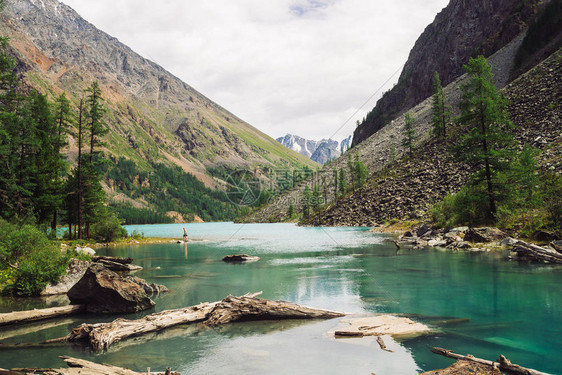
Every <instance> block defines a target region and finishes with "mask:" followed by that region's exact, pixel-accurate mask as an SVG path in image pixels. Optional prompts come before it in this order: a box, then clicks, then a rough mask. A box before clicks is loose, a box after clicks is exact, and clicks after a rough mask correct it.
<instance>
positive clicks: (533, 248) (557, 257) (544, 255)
mask: <svg viewBox="0 0 562 375" xmlns="http://www.w3.org/2000/svg"><path fill="white" fill-rule="evenodd" d="M513 251H515V252H516V253H517V256H518V257H521V258H526V259H531V260H534V261H542V262H548V263H558V264H562V254H559V253H558V252H556V251H555V250H549V249H545V248H543V247H540V246H537V245H533V244H530V243H527V242H524V241H517V243H516V244H515V245H513Z"/></svg>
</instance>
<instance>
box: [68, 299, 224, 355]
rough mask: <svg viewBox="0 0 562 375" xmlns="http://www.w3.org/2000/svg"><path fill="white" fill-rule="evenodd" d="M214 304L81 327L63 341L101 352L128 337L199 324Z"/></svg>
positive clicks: (203, 304) (202, 304)
mask: <svg viewBox="0 0 562 375" xmlns="http://www.w3.org/2000/svg"><path fill="white" fill-rule="evenodd" d="M216 303H218V302H215V303H201V304H199V305H196V306H190V307H186V308H183V309H176V310H167V311H162V312H159V313H155V314H150V315H147V316H145V317H144V318H141V319H137V320H126V319H116V320H114V321H113V322H110V323H97V324H82V325H80V326H78V327H76V328H74V329H73V330H72V332H71V333H70V335H69V336H68V337H67V338H66V340H67V341H70V342H75V341H82V340H86V341H88V342H89V344H90V346H91V347H92V348H93V349H94V350H104V349H107V348H109V346H111V344H114V343H116V342H119V341H121V340H124V339H126V338H129V337H135V336H141V335H143V334H146V333H150V332H157V331H161V330H163V329H166V328H169V327H174V326H177V325H180V324H190V323H197V322H201V321H203V320H205V319H206V318H207V316H208V315H209V313H210V312H211V311H212V310H213V308H214V306H215V304H216Z"/></svg>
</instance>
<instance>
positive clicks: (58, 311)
mask: <svg viewBox="0 0 562 375" xmlns="http://www.w3.org/2000/svg"><path fill="white" fill-rule="evenodd" d="M84 311H86V310H85V307H84V305H68V306H63V307H52V308H49V309H39V310H28V311H13V312H11V313H4V314H0V326H5V325H9V324H17V323H25V322H34V321H37V320H44V319H50V318H58V317H61V316H67V315H72V314H79V313H81V312H84Z"/></svg>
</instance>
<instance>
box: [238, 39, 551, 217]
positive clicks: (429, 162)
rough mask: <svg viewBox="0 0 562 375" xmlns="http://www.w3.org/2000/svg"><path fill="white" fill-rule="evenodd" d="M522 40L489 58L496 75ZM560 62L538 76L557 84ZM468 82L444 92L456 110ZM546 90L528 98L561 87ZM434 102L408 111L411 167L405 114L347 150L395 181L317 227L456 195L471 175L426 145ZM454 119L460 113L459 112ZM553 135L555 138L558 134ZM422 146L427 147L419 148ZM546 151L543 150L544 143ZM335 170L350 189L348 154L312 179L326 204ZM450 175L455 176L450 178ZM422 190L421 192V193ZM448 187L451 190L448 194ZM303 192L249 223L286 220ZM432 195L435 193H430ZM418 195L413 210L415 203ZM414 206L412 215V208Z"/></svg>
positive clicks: (350, 201)
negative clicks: (405, 142)
mask: <svg viewBox="0 0 562 375" xmlns="http://www.w3.org/2000/svg"><path fill="white" fill-rule="evenodd" d="M521 40H522V38H516V40H514V41H513V42H511V43H509V44H508V45H507V46H506V47H504V48H502V49H501V50H500V51H498V52H496V53H495V54H494V55H493V56H492V57H490V59H489V61H490V62H491V64H492V67H493V71H494V73H495V74H496V73H497V72H501V71H509V70H510V68H511V66H512V65H513V60H514V56H515V53H516V51H517V50H518V48H519V45H520V42H521ZM556 61H557V60H556V57H553V58H551V59H549V62H548V63H546V64H545V65H547V66H549V68H546V70H547V73H546V74H542V73H541V75H544V77H541V78H540V79H541V80H542V79H545V80H549V79H554V80H558V78H554V77H552V76H551V74H557V70H556V69H554V70H553V71H552V73H550V66H553V65H554V66H556V65H557V64H558V63H557V62H556ZM533 74H534V73H533ZM529 79H530V80H536V79H537V78H536V77H533V78H529ZM465 81H466V75H463V76H462V77H460V78H459V79H458V80H456V81H454V82H453V83H451V84H450V85H448V86H447V87H445V88H444V93H445V95H446V97H447V101H448V103H449V104H450V105H451V106H453V107H456V106H457V105H458V103H459V101H460V98H461V91H460V89H459V86H460V85H461V84H462V83H465ZM513 84H514V85H516V86H517V87H519V88H520V89H521V90H524V88H525V85H527V84H528V82H522V83H521V85H520V84H519V83H517V84H516V83H515V82H514V83H513ZM548 87H549V89H548V90H546V91H537V92H536V93H530V94H529V95H532V96H534V97H535V96H536V97H537V101H538V100H539V99H538V97H547V98H548V97H550V95H551V94H555V93H556V92H557V91H558V90H559V88H558V87H553V86H548ZM554 97H556V95H554ZM431 104H432V101H431V97H430V98H428V99H426V100H424V101H423V102H422V103H420V104H419V105H417V106H416V107H414V108H412V109H410V112H411V113H412V114H413V115H414V117H415V123H414V128H415V131H416V142H415V143H416V147H418V149H417V150H416V154H415V155H414V159H413V160H409V161H408V162H407V163H408V165H405V164H404V163H406V162H404V161H402V160H400V158H401V157H402V156H403V155H404V148H403V146H402V139H403V127H404V116H399V117H397V118H396V119H394V120H393V121H392V122H391V123H390V124H389V125H388V126H385V127H384V128H383V129H381V130H380V131H378V132H377V133H376V134H374V135H373V136H371V137H370V138H369V139H368V140H367V141H365V142H363V143H361V144H359V145H358V146H356V147H354V148H353V149H351V150H349V151H348V153H349V152H351V153H352V157H353V158H354V157H355V155H357V156H358V157H359V159H360V160H361V161H363V163H364V164H365V166H366V167H367V169H368V171H369V174H370V177H374V178H375V179H377V180H380V181H382V180H385V179H386V178H387V177H392V178H393V180H390V181H384V182H380V183H381V184H382V186H383V188H382V189H381V190H380V191H377V188H376V186H369V187H367V188H366V189H368V190H369V191H370V192H369V193H368V194H365V192H364V191H363V190H360V191H358V192H357V193H356V194H355V195H354V197H348V198H345V199H343V200H340V201H339V202H338V208H337V209H338V210H340V207H339V206H342V207H341V210H340V213H339V214H338V216H339V217H340V218H344V217H345V220H341V221H340V219H334V220H332V221H330V222H323V219H322V218H320V220H319V221H318V223H324V224H327V225H330V224H331V225H339V224H338V223H341V225H373V224H374V223H377V220H383V221H384V220H390V219H393V218H395V219H402V218H404V217H403V216H395V215H404V214H405V215H407V216H410V215H414V216H417V215H420V214H421V213H423V212H425V211H426V210H427V208H429V207H430V206H431V205H432V201H433V202H437V201H439V200H441V199H442V198H443V196H444V195H446V194H447V193H448V192H454V191H456V190H457V189H458V188H460V186H462V185H463V184H465V183H466V181H467V177H468V175H469V173H468V172H469V171H467V170H466V167H462V166H459V165H456V166H455V163H454V162H452V161H451V157H450V154H449V152H448V145H443V144H441V145H438V144H436V143H435V142H429V143H426V142H428V140H429V138H430V129H431V121H432V113H431ZM540 108H541V109H533V111H535V110H536V112H537V120H538V119H539V118H545V117H547V116H549V117H550V116H552V115H553V113H555V112H556V111H557V108H558V107H555V106H554V107H552V108H551V107H548V106H547V108H544V105H543V107H540ZM453 115H457V113H454V114H453ZM515 125H516V130H517V131H518V132H519V131H521V130H522V129H529V128H531V127H532V124H530V123H527V122H524V121H522V123H521V124H519V123H517V122H516V123H515ZM556 127H557V124H556V122H549V123H548V125H546V124H545V127H544V129H543V131H546V129H547V128H550V129H553V130H555V129H556ZM553 134H557V133H556V131H555V132H554V133H553ZM421 145H423V146H422V147H420V146H421ZM542 147H543V148H545V145H543V146H542ZM439 148H440V149H439ZM418 158H419V159H418ZM333 169H336V170H338V172H339V171H342V170H343V171H345V174H346V179H347V185H348V186H351V184H352V183H351V179H350V176H351V172H350V170H349V165H348V158H347V155H344V156H343V157H340V158H339V159H337V160H334V161H333V162H331V163H330V165H329V166H328V168H324V169H323V170H321V171H320V172H319V173H318V175H315V176H313V178H311V179H309V181H308V184H309V186H312V184H314V183H316V184H319V185H321V184H323V180H324V179H323V178H322V177H323V176H325V177H326V178H325V181H326V183H327V192H328V195H327V196H328V203H332V202H333V197H334V195H335V194H334V185H333V180H334V179H333ZM457 171H458V173H457ZM449 173H450V175H449ZM412 174H413V175H412ZM438 175H440V176H442V177H443V180H441V179H435V178H434V177H436V176H438ZM430 176H431V177H433V179H432V178H426V177H430ZM448 176H451V178H449V177H448ZM396 177H398V178H396ZM416 177H417V178H416ZM410 180H412V181H410ZM378 183H379V182H377V184H378ZM443 186H445V189H442V187H443ZM418 187H420V188H421V189H422V191H419V190H417V189H418ZM446 189H451V190H450V191H447V190H446ZM303 190H304V184H301V185H298V186H297V187H296V188H294V189H293V190H290V191H289V192H287V193H285V194H283V195H282V196H280V197H278V198H276V199H274V200H273V201H272V202H271V203H270V204H269V205H267V206H265V207H263V208H260V209H258V210H256V211H254V212H253V213H252V214H251V215H250V216H248V218H246V220H247V221H258V222H270V221H278V220H284V219H286V218H287V217H288V215H287V207H288V206H289V202H292V203H293V205H294V207H300V206H301V205H302V196H303ZM430 191H431V193H429V192H430ZM393 192H396V193H401V194H405V195H404V197H403V198H404V199H400V200H394V195H393V194H392V193H393ZM424 192H425V193H424ZM373 194H380V195H385V198H384V200H386V201H385V202H383V203H385V205H384V206H378V205H377V204H376V202H374V199H373V197H372V195H373ZM414 196H415V207H414V206H413V205H412V204H411V203H412V198H413V197H414ZM364 199H369V200H370V202H365V201H364ZM405 204H407V206H406V207H404V205H405ZM413 207H414V211H412V210H411V209H412V208H413ZM394 208H396V209H394ZM416 211H417V212H416Z"/></svg>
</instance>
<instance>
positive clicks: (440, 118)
mask: <svg viewBox="0 0 562 375" xmlns="http://www.w3.org/2000/svg"><path fill="white" fill-rule="evenodd" d="M432 99H433V102H432V119H433V122H432V124H433V135H434V136H435V137H436V138H445V136H446V135H447V123H448V122H449V117H450V111H449V110H448V108H447V105H446V103H445V94H444V93H443V86H441V79H439V73H438V72H437V71H436V72H435V74H434V75H433V96H432Z"/></svg>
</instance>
